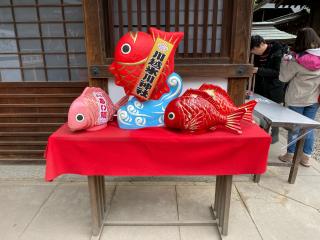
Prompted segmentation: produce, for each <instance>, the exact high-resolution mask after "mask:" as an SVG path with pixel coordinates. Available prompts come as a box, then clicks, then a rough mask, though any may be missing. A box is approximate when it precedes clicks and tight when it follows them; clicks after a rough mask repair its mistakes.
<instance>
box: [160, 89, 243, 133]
mask: <svg viewBox="0 0 320 240" xmlns="http://www.w3.org/2000/svg"><path fill="white" fill-rule="evenodd" d="M243 114H244V110H243V109H237V110H236V111H235V112H233V113H231V114H229V115H224V114H221V113H219V111H218V110H217V109H216V108H215V107H214V102H213V100H212V98H211V96H209V94H207V93H206V92H203V91H200V90H193V89H189V90H187V91H186V92H185V93H184V94H183V95H182V96H181V97H178V98H176V99H175V100H173V101H171V102H170V103H169V104H168V106H167V107H166V110H165V113H164V123H165V125H166V126H167V127H170V128H176V129H182V130H188V131H191V132H196V131H203V130H215V129H216V128H217V127H223V128H226V129H229V130H230V131H232V132H233V133H237V134H241V133H242V130H241V127H240V120H241V119H242V117H243Z"/></svg>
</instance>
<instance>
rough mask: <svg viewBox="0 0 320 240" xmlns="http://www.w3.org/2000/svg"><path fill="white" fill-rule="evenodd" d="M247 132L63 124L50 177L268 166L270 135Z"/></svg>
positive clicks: (54, 142) (250, 128)
mask: <svg viewBox="0 0 320 240" xmlns="http://www.w3.org/2000/svg"><path fill="white" fill-rule="evenodd" d="M242 128H243V134H242V135H235V134H232V133H230V132H227V131H223V130H217V131H215V132H207V133H202V134H189V133H181V132H180V133H178V132H175V131H171V130H169V129H167V128H164V127H163V128H145V129H139V130H123V129H120V128H118V127H117V123H115V122H112V123H110V125H109V126H108V127H106V128H105V129H103V130H100V131H96V132H79V133H72V132H70V130H69V129H68V127H67V125H66V124H65V125H63V126H62V127H61V128H59V129H58V130H57V131H56V132H55V133H53V134H52V135H51V136H50V137H49V141H48V145H47V150H46V159H47V163H46V180H48V181H50V180H53V179H54V178H56V177H57V176H59V175H61V174H81V175H105V176H164V175H235V174H261V173H264V172H265V170H266V164H267V157H268V151H269V146H270V141H271V138H270V136H269V135H267V134H266V133H265V132H264V131H263V130H262V129H260V128H259V127H258V126H257V125H255V124H249V123H245V122H243V123H242Z"/></svg>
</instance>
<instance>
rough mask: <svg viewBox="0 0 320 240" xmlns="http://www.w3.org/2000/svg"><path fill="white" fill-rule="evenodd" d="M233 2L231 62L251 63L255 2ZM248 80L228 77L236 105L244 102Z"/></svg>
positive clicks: (237, 0) (230, 91) (229, 90)
mask: <svg viewBox="0 0 320 240" xmlns="http://www.w3.org/2000/svg"><path fill="white" fill-rule="evenodd" d="M231 3H232V9H233V15H232V17H233V19H232V28H231V48H230V58H231V63H238V64H239V63H242V64H246V63H249V54H250V53H249V52H250V49H249V48H250V38H251V23H252V11H253V2H252V1H251V0H233V1H231ZM230 17H231V16H230ZM239 71H241V69H240V70H239ZM251 74H252V69H251ZM247 81H248V78H229V79H228V93H229V94H230V96H231V98H232V99H233V100H234V102H235V104H236V105H240V104H242V103H244V100H245V91H246V84H247Z"/></svg>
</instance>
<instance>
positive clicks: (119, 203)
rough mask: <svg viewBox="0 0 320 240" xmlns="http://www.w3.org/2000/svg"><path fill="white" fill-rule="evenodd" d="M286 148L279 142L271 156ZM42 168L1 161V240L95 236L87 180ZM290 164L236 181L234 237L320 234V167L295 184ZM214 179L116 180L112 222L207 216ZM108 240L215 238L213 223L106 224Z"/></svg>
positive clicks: (111, 188) (302, 172)
mask: <svg viewBox="0 0 320 240" xmlns="http://www.w3.org/2000/svg"><path fill="white" fill-rule="evenodd" d="M283 146H285V144H284V139H282V141H281V142H280V143H278V144H276V145H273V146H272V149H271V152H270V156H269V157H270V159H273V160H276V156H277V155H278V154H279V152H280V151H284V150H283V149H282V148H283ZM43 174H44V169H43V166H0V180H1V182H0V219H1V221H0V240H14V239H21V240H82V239H89V237H90V224H91V222H90V210H89V198H88V191H87V184H86V182H85V180H86V179H85V178H84V177H77V176H64V177H61V178H59V179H58V180H57V181H54V182H52V183H45V182H43V180H42V177H43ZM288 174H289V168H286V167H269V168H268V172H267V173H266V174H265V175H264V176H262V178H261V182H260V183H259V184H255V183H253V182H251V180H250V176H238V177H236V178H235V179H234V184H233V189H232V200H231V212H230V226H229V235H228V236H227V237H224V238H223V239H228V240H229V239H230V240H231V239H235V240H242V239H243V240H251V239H252V240H256V239H258V240H260V239H264V240H269V239H270V240H282V239H283V240H284V239H290V240H301V239H311V240H316V239H320V237H319V236H320V227H319V226H320V190H319V184H320V164H319V162H317V161H312V167H310V168H304V167H301V168H300V169H299V173H298V178H297V181H296V183H295V184H294V185H291V184H288V183H287V178H288ZM214 181H215V178H213V177H211V178H174V177H172V178H109V179H108V182H107V187H106V192H107V196H108V203H109V205H110V211H109V215H108V219H110V220H117V221H129V220H146V221H148V220H164V221H165V220H177V219H180V220H206V219H211V214H210V211H209V205H210V204H212V202H213V199H214ZM101 239H102V240H129V239H130V240H136V239H137V240H138V239H139V240H144V239H152V240H158V239H161V240H166V239H168V240H169V239H170V240H175V239H182V240H198V239H199V240H207V239H208V240H209V239H210V240H214V239H219V237H218V232H217V230H216V229H215V228H214V227H208V226H207V227H105V229H104V231H103V235H102V238H101Z"/></svg>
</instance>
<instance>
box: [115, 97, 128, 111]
mask: <svg viewBox="0 0 320 240" xmlns="http://www.w3.org/2000/svg"><path fill="white" fill-rule="evenodd" d="M128 100H129V95H125V96H123V97H122V98H120V100H119V101H118V102H117V103H116V104H115V105H114V106H115V109H116V110H118V109H119V108H120V107H121V106H122V105H124V104H126V103H127V102H128Z"/></svg>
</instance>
